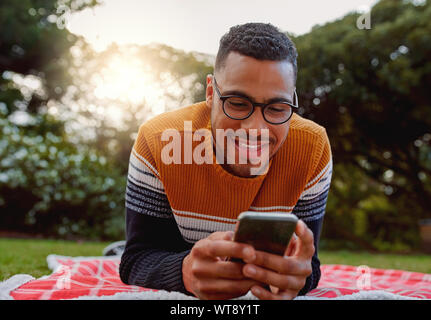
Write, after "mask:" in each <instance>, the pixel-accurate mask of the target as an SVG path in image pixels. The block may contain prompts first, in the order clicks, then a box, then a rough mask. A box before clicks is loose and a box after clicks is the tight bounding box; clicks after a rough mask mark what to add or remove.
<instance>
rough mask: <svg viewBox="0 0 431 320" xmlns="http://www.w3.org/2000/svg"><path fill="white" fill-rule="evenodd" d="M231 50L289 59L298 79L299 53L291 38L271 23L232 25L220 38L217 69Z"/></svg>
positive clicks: (267, 58)
mask: <svg viewBox="0 0 431 320" xmlns="http://www.w3.org/2000/svg"><path fill="white" fill-rule="evenodd" d="M231 51H235V52H238V53H240V54H242V55H245V56H249V57H253V58H255V59H258V60H272V61H282V60H287V61H289V62H290V63H291V64H292V66H293V70H294V76H295V81H296V76H297V68H298V67H297V62H296V58H297V57H298V53H297V51H296V47H295V44H294V43H293V42H292V40H290V38H289V37H288V36H287V35H286V34H284V33H282V32H280V31H279V30H278V29H277V28H276V27H275V26H273V25H272V24H270V23H256V22H254V23H245V24H242V25H237V26H234V27H231V28H230V29H229V32H228V33H226V34H225V35H224V36H223V37H222V38H221V39H220V46H219V50H218V52H217V56H216V61H215V70H219V69H220V68H221V67H223V65H224V62H225V60H226V58H227V56H228V54H229V53H230V52H231Z"/></svg>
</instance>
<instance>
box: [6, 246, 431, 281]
mask: <svg viewBox="0 0 431 320" xmlns="http://www.w3.org/2000/svg"><path fill="white" fill-rule="evenodd" d="M108 244H109V242H73V241H59V240H40V239H34V240H33V239H8V238H0V281H3V280H5V279H7V278H9V277H11V276H12V275H14V274H18V273H25V274H30V275H32V276H33V277H35V278H39V277H41V276H43V275H48V274H50V273H51V270H49V269H48V267H47V263H46V257H47V256H48V255H49V254H59V255H65V256H100V255H102V250H103V248H104V247H105V246H106V245H108ZM319 257H320V261H321V263H322V264H347V265H353V266H359V265H367V266H369V267H371V268H382V269H402V270H408V271H416V272H423V273H431V255H419V254H415V255H397V254H374V253H373V254H370V253H366V252H351V251H320V252H319Z"/></svg>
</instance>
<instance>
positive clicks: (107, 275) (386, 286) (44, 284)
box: [9, 255, 431, 300]
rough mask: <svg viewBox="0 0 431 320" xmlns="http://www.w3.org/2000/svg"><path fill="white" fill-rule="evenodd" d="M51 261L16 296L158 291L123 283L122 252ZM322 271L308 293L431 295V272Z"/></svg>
mask: <svg viewBox="0 0 431 320" xmlns="http://www.w3.org/2000/svg"><path fill="white" fill-rule="evenodd" d="M47 261H48V266H49V267H50V269H52V270H53V273H52V274H51V275H49V276H44V277H41V278H39V279H32V280H30V281H28V282H26V283H24V284H22V285H20V286H18V287H17V288H15V289H13V290H11V291H10V293H9V295H10V296H11V297H12V298H13V299H16V300H58V299H73V298H78V297H101V296H110V295H114V294H116V293H121V292H129V293H130V292H143V291H147V292H150V291H154V292H156V291H157V290H153V289H147V288H142V287H138V286H130V285H125V284H124V283H122V282H121V280H120V277H119V274H118V266H119V263H120V258H119V257H118V256H114V257H65V256H57V255H50V256H48V258H47ZM321 271H322V276H321V280H320V282H319V286H318V287H317V288H316V289H314V290H312V291H311V292H309V293H308V294H307V296H309V297H310V298H311V297H315V298H337V297H342V296H346V295H351V294H354V293H358V292H361V291H363V290H383V291H386V292H389V293H392V294H396V295H400V296H405V297H412V298H419V299H431V274H423V273H417V272H408V271H402V270H388V269H374V268H368V267H366V266H360V267H354V266H346V265H322V266H321Z"/></svg>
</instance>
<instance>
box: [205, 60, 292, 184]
mask: <svg viewBox="0 0 431 320" xmlns="http://www.w3.org/2000/svg"><path fill="white" fill-rule="evenodd" d="M215 78H216V80H217V86H218V88H219V90H220V93H221V95H228V94H231V93H230V92H231V91H236V92H241V93H243V94H244V95H246V96H248V97H250V98H251V99H252V101H254V102H258V103H267V102H268V101H269V100H271V99H273V98H283V99H284V100H286V101H289V102H293V96H294V90H295V80H294V70H293V66H292V64H291V63H290V62H288V61H286V60H284V61H269V60H257V59H254V58H252V57H248V56H244V55H241V54H239V53H237V52H230V53H229V55H228V56H227V58H226V60H225V65H224V66H223V67H222V68H220V70H217V71H216V73H215ZM206 98H207V99H206V103H207V106H208V107H209V108H211V126H212V135H213V138H214V140H215V142H216V144H217V145H222V144H223V143H224V144H223V146H224V156H225V161H224V165H223V167H224V168H225V169H226V170H227V171H229V172H231V173H232V174H234V175H237V176H240V177H250V176H251V174H250V169H251V168H253V167H259V164H253V163H251V161H247V163H244V164H242V163H243V161H242V162H241V163H240V161H239V158H238V157H240V156H241V154H246V155H247V154H250V150H252V149H247V144H246V142H247V141H246V140H244V141H242V140H241V139H240V138H235V152H236V153H235V154H236V158H235V163H233V164H229V163H228V161H226V155H227V147H228V144H227V143H226V142H220V141H217V139H216V136H217V134H216V130H217V129H223V130H227V129H232V130H234V131H236V130H238V129H243V130H244V131H245V132H247V135H248V137H247V138H248V139H249V140H250V139H251V140H257V145H258V148H260V151H261V152H264V148H268V149H269V158H271V157H273V156H274V155H275V153H276V152H277V151H278V149H279V148H280V147H281V145H282V144H283V142H284V140H285V139H286V137H287V133H288V131H289V125H290V120H289V121H287V122H285V123H283V124H277V125H275V124H270V123H268V122H266V121H265V119H264V118H263V115H262V112H261V108H255V111H254V112H253V114H252V115H251V116H250V117H249V118H247V119H244V120H233V119H231V118H229V117H227V116H226V114H225V113H224V112H223V109H222V106H223V103H222V101H221V100H220V97H219V95H218V94H217V92H216V90H215V87H214V79H213V76H210V75H209V76H207V90H206ZM251 129H255V130H251ZM262 129H268V132H269V141H267V142H266V143H265V142H262V143H261V141H260V138H261V137H262V135H261V132H262V131H261V130H262ZM241 131H242V130H241ZM256 132H257V134H256ZM247 138H246V139H247ZM253 150H254V149H253ZM248 152H249V153H248ZM254 163H255V162H254Z"/></svg>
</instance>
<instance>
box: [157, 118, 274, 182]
mask: <svg viewBox="0 0 431 320" xmlns="http://www.w3.org/2000/svg"><path fill="white" fill-rule="evenodd" d="M183 133H184V134H183V137H181V132H179V131H178V130H176V129H166V130H164V131H163V133H162V136H161V141H165V142H168V143H167V144H166V145H165V146H164V147H163V148H162V151H161V158H162V162H163V163H164V164H167V165H170V164H180V163H183V164H192V163H195V164H199V165H201V164H204V163H205V164H212V163H213V158H214V157H213V136H212V133H211V131H210V130H208V129H206V128H200V129H198V130H195V131H193V129H192V122H191V121H184V131H183ZM202 139H203V140H202ZM215 141H216V146H215V150H216V154H215V159H216V162H217V163H219V164H247V163H249V164H251V167H250V174H251V175H262V174H265V173H266V171H267V169H268V163H269V146H270V143H269V142H270V139H269V130H268V129H261V130H257V129H250V130H248V131H246V130H245V129H237V130H233V129H227V130H224V129H216V137H215ZM225 141H226V145H225ZM193 142H195V144H196V142H199V143H198V144H197V145H196V146H195V147H194V148H193Z"/></svg>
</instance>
